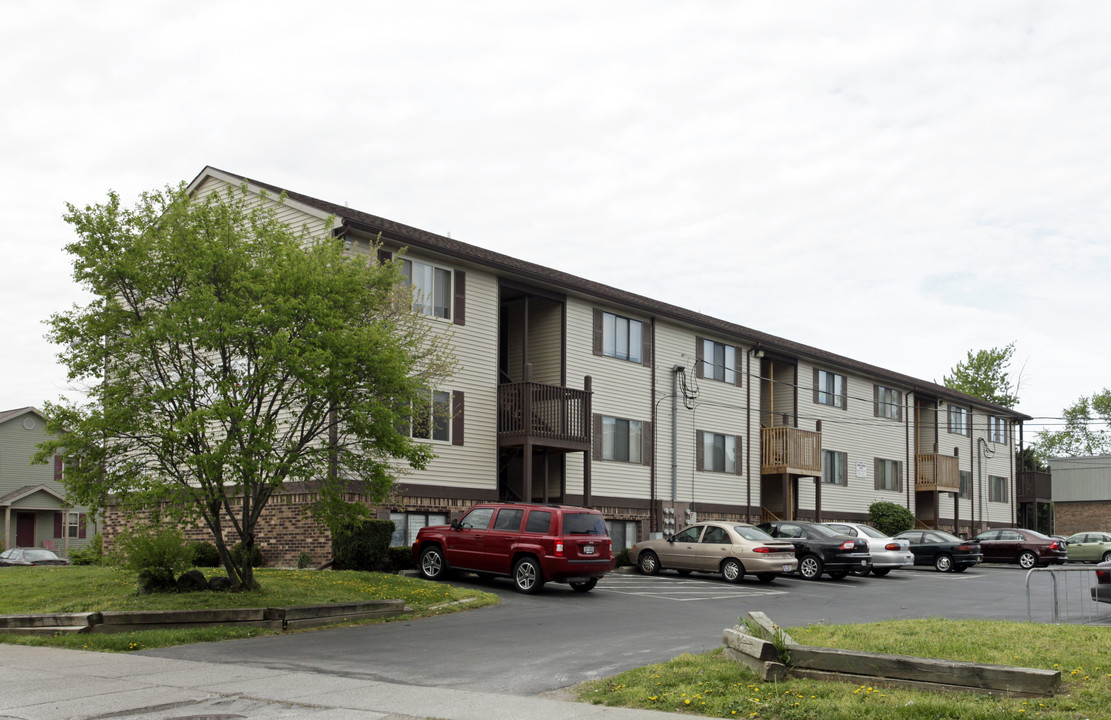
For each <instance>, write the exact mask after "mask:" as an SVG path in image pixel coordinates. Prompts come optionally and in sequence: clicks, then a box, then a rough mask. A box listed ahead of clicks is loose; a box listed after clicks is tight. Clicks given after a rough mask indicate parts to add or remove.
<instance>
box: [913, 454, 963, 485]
mask: <svg viewBox="0 0 1111 720" xmlns="http://www.w3.org/2000/svg"><path fill="white" fill-rule="evenodd" d="M914 459H915V464H916V465H917V466H918V470H917V473H916V476H915V481H914V489H915V490H937V491H939V492H960V490H961V471H960V465H959V464H958V462H957V459H956V458H955V457H950V456H949V455H938V454H936V453H933V454H929V455H915V456H914Z"/></svg>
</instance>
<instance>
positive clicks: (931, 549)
mask: <svg viewBox="0 0 1111 720" xmlns="http://www.w3.org/2000/svg"><path fill="white" fill-rule="evenodd" d="M895 539H896V540H906V541H907V542H909V543H910V551H911V552H912V553H914V564H915V565H933V566H934V569H936V570H937V571H938V572H964V571H965V570H967V569H968V568H970V567H972V566H973V565H975V564H977V563H979V562H981V561H982V560H983V559H984V555H983V553H982V552H980V546H979V545H978V544H977V543H976V542H974V541H972V540H962V539H960V538H959V537H957V536H956V535H950V534H949V533H947V532H944V531H942V530H906V531H904V532H901V533H899V534H898V535H896V536H895Z"/></svg>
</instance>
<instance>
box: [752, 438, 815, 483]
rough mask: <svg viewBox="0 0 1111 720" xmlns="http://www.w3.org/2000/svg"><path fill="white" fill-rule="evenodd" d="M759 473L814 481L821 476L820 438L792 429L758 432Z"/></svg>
mask: <svg viewBox="0 0 1111 720" xmlns="http://www.w3.org/2000/svg"><path fill="white" fill-rule="evenodd" d="M760 472H761V473H763V474H765V475H773V474H783V473H786V474H788V475H802V476H808V477H818V476H820V475H821V474H822V434H821V433H820V432H815V431H813V430H799V429H798V428H793V427H772V428H763V429H762V430H761V431H760Z"/></svg>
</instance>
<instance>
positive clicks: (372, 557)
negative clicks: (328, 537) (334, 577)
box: [332, 518, 394, 571]
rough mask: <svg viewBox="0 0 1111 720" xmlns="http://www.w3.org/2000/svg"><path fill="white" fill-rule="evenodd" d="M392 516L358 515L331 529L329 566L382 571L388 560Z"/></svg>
mask: <svg viewBox="0 0 1111 720" xmlns="http://www.w3.org/2000/svg"><path fill="white" fill-rule="evenodd" d="M393 530H394V524H393V520H373V519H369V520H368V519H365V518H360V519H357V520H355V521H353V522H350V523H347V524H345V525H341V526H339V527H338V528H336V529H335V530H334V531H333V532H332V567H333V568H335V569H336V570H374V571H382V570H385V569H386V565H387V563H388V562H389V560H390V539H391V538H393Z"/></svg>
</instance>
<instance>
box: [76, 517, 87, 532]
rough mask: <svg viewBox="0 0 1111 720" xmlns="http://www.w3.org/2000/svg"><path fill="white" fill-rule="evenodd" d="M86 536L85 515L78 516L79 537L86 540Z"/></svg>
mask: <svg viewBox="0 0 1111 720" xmlns="http://www.w3.org/2000/svg"><path fill="white" fill-rule="evenodd" d="M85 536H86V534H85V513H81V514H80V515H78V516H77V537H79V538H84V537H85Z"/></svg>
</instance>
